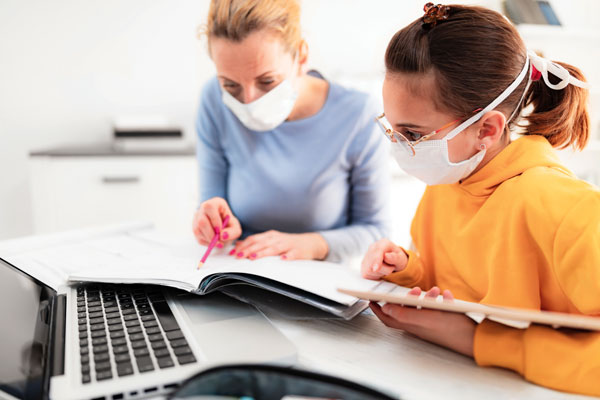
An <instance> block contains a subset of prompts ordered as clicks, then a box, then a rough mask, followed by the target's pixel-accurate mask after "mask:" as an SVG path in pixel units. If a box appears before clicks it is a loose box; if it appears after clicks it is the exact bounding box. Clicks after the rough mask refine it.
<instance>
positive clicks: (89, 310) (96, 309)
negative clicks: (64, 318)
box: [88, 306, 102, 313]
mask: <svg viewBox="0 0 600 400" xmlns="http://www.w3.org/2000/svg"><path fill="white" fill-rule="evenodd" d="M99 311H102V307H100V306H95V307H88V312H91V313H93V312H99Z"/></svg>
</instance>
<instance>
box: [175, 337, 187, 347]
mask: <svg viewBox="0 0 600 400" xmlns="http://www.w3.org/2000/svg"><path fill="white" fill-rule="evenodd" d="M187 345H188V342H187V340H185V339H183V338H181V339H175V340H172V341H171V347H173V348H176V347H182V346H187Z"/></svg>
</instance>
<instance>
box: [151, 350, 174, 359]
mask: <svg viewBox="0 0 600 400" xmlns="http://www.w3.org/2000/svg"><path fill="white" fill-rule="evenodd" d="M170 354H171V353H169V349H167V348H162V349H156V350H154V356H155V357H156V358H160V357H165V356H168V355H170Z"/></svg>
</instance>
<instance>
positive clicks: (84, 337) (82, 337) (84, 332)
mask: <svg viewBox="0 0 600 400" xmlns="http://www.w3.org/2000/svg"><path fill="white" fill-rule="evenodd" d="M87 337H88V333H87V331H83V332H79V339H86V338H87Z"/></svg>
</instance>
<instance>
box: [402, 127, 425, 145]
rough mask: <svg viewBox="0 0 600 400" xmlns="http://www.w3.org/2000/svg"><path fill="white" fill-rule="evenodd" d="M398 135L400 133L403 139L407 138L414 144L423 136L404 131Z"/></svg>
mask: <svg viewBox="0 0 600 400" xmlns="http://www.w3.org/2000/svg"><path fill="white" fill-rule="evenodd" d="M400 133H402V136H404V137H405V138H407V139H408V140H410V141H411V142H416V141H417V140H419V139H421V137H422V136H423V135H421V134H420V133H417V132H413V131H409V130H405V131H403V132H400Z"/></svg>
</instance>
